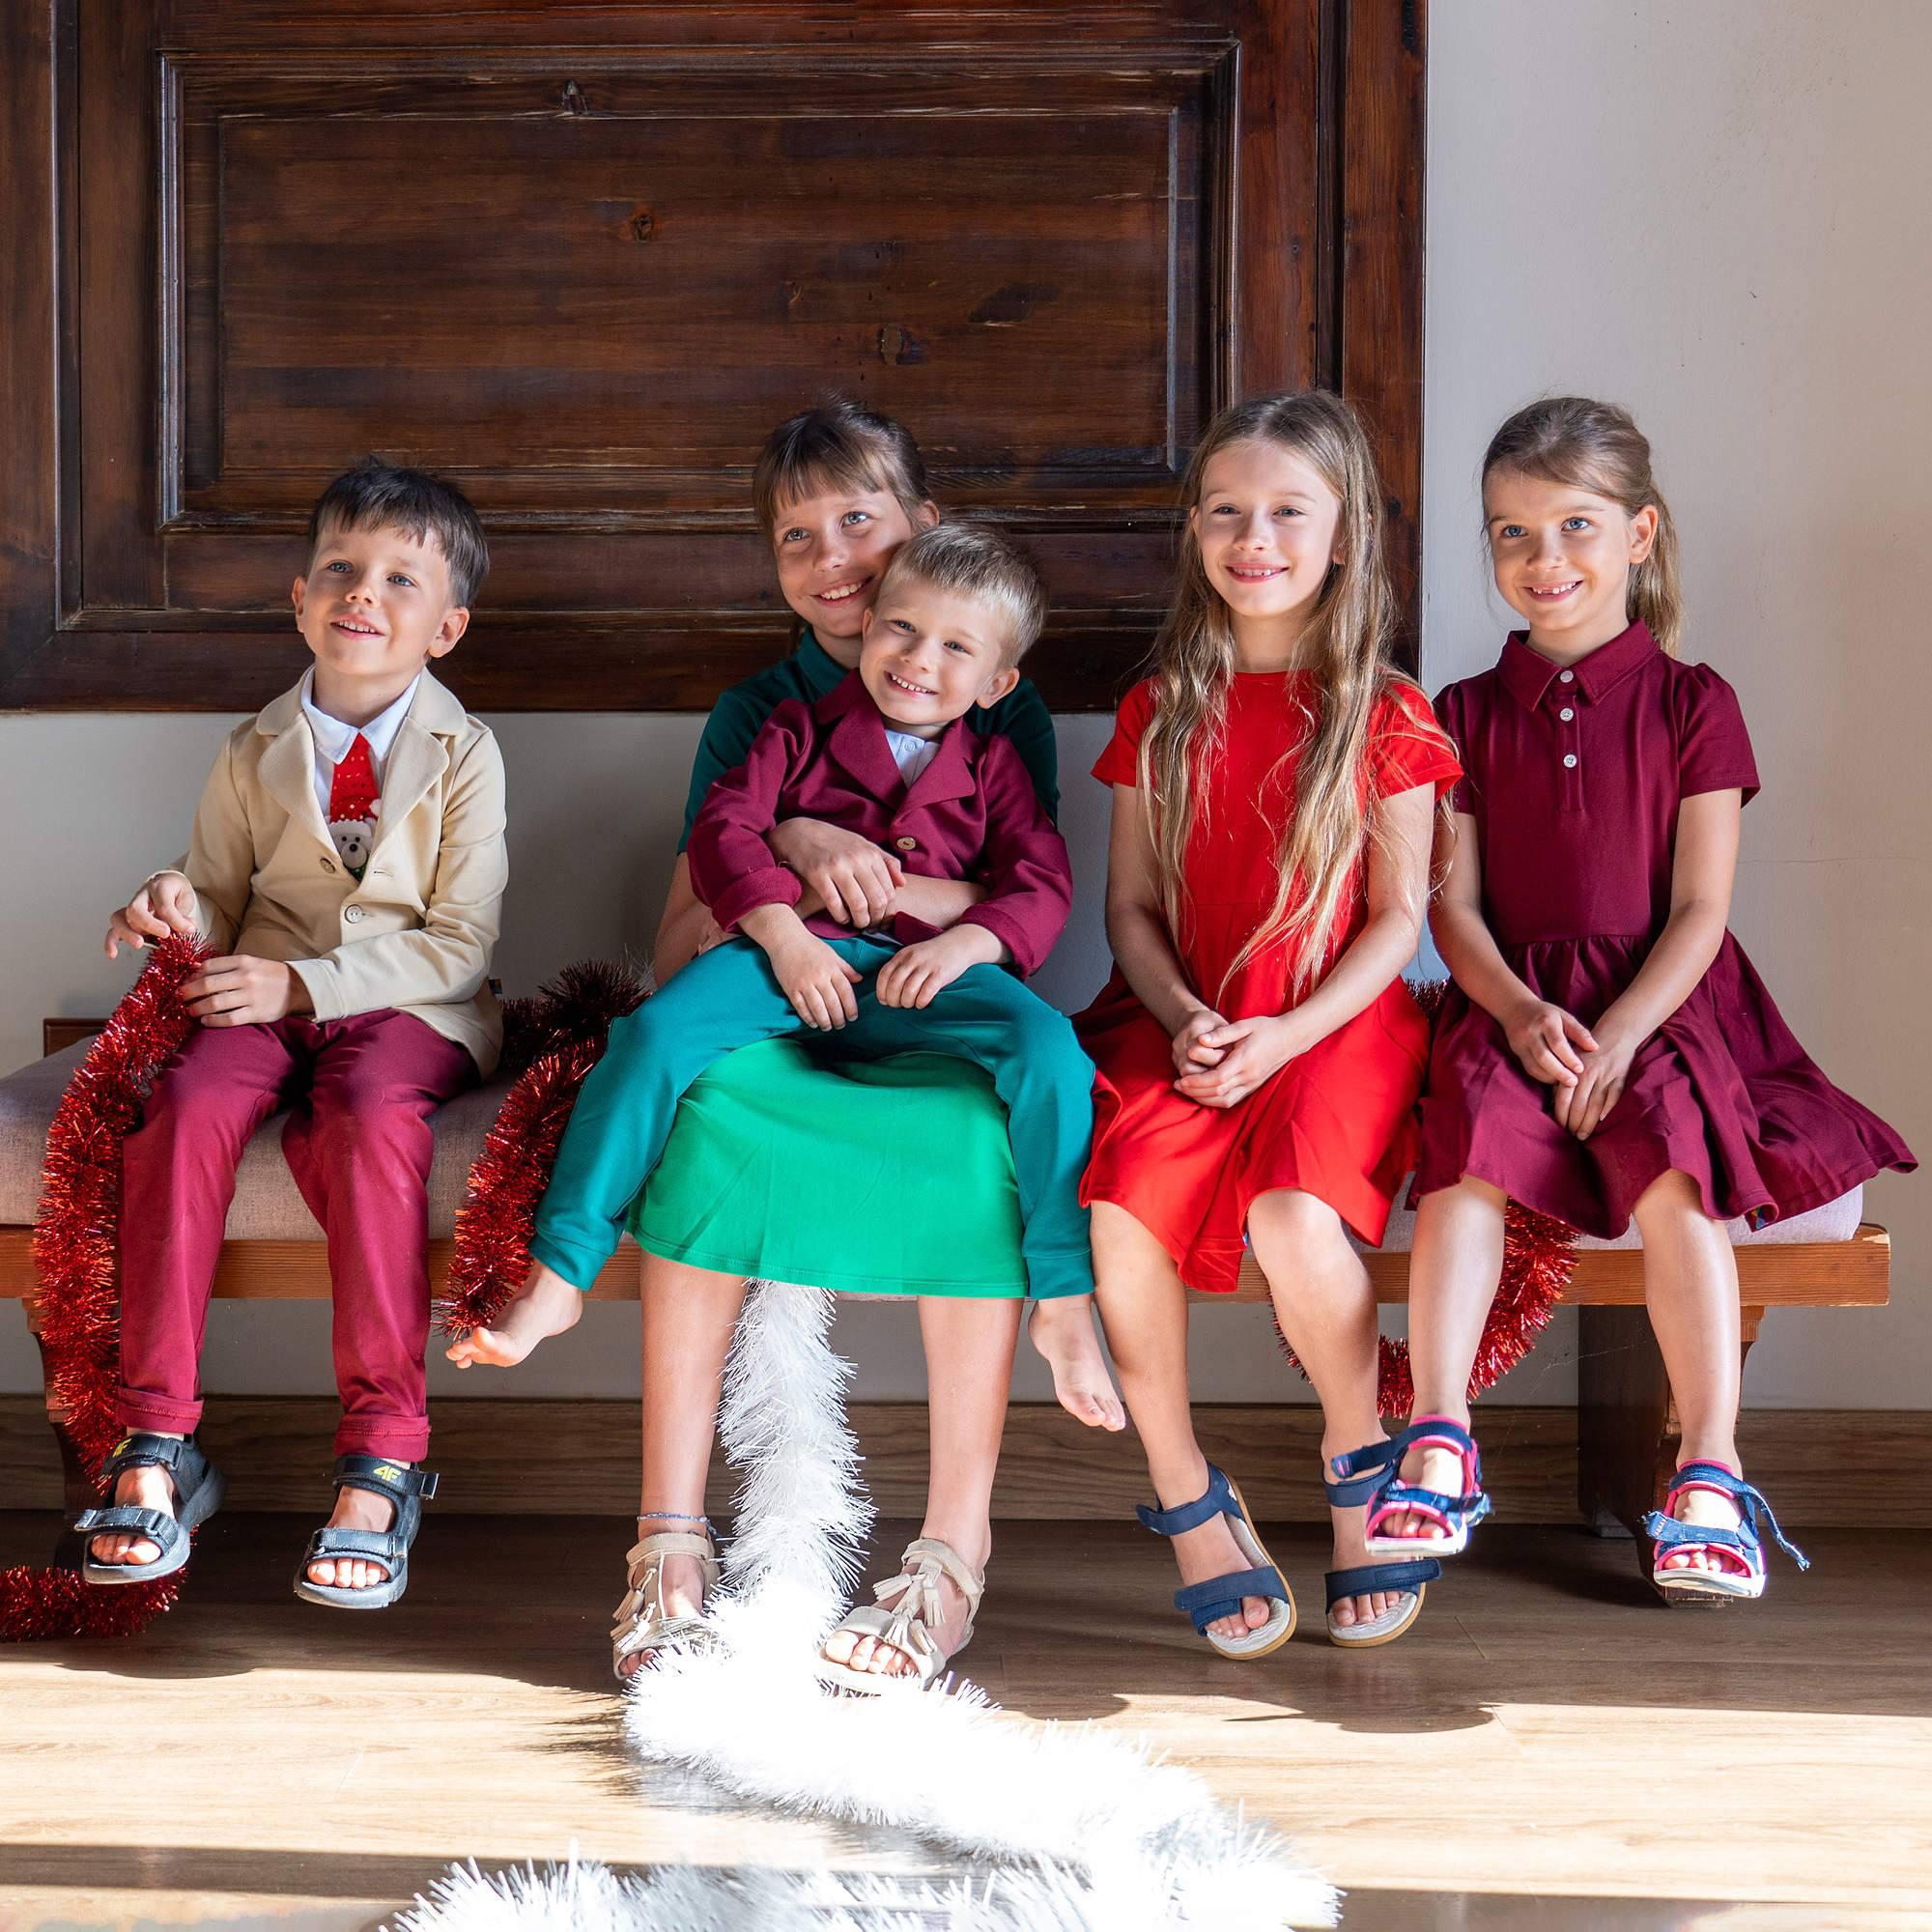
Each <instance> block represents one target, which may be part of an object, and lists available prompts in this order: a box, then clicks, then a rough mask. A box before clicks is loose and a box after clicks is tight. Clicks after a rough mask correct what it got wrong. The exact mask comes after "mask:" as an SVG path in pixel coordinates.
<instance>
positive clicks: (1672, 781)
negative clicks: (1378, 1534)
mask: <svg viewBox="0 0 1932 1932" xmlns="http://www.w3.org/2000/svg"><path fill="white" fill-rule="evenodd" d="M1437 715H1438V716H1439V717H1440V719H1441V721H1442V724H1443V725H1444V727H1445V728H1446V729H1447V730H1448V732H1449V734H1450V735H1451V737H1453V738H1454V739H1455V741H1456V743H1457V745H1458V746H1459V747H1460V749H1461V751H1462V754H1463V774H1464V776H1463V781H1462V782H1461V784H1460V785H1459V786H1458V788H1457V792H1456V800H1455V803H1456V810H1458V811H1463V812H1467V813H1468V814H1470V815H1471V816H1472V817H1473V818H1474V819H1475V821H1476V837H1477V841H1478V844H1477V851H1478V857H1479V858H1480V860H1481V864H1482V877H1483V916H1484V918H1485V919H1486V920H1487V921H1488V923H1489V926H1490V930H1491V932H1492V934H1493V935H1494V937H1495V941H1496V944H1497V946H1498V947H1499V948H1500V949H1501V951H1502V955H1503V957H1504V959H1506V960H1507V961H1508V962H1509V965H1510V968H1511V970H1512V971H1513V972H1515V973H1516V974H1517V975H1518V976H1519V977H1520V979H1521V980H1523V982H1524V983H1525V984H1526V985H1528V986H1530V987H1531V988H1533V989H1534V990H1535V991H1536V992H1537V993H1538V994H1539V995H1541V997H1543V998H1544V999H1546V1000H1549V1001H1552V1002H1553V1003H1554V1004H1555V1005H1557V1006H1559V1007H1562V1008H1564V1009H1566V1010H1568V1011H1570V1012H1572V1013H1575V1014H1576V1015H1577V1018H1578V1019H1580V1020H1581V1021H1582V1022H1583V1024H1584V1025H1585V1026H1594V1025H1595V1024H1596V1022H1597V1021H1598V1019H1600V1018H1601V1017H1602V1015H1603V1013H1604V1012H1605V1009H1607V1008H1608V1007H1609V1006H1610V1005H1611V1004H1612V1002H1614V1001H1615V1000H1616V999H1617V998H1618V996H1619V995H1620V994H1622V993H1623V992H1624V990H1625V989H1626V988H1627V987H1628V986H1629V985H1630V983H1631V981H1632V980H1634V978H1635V977H1636V974H1637V970H1638V968H1639V967H1641V966H1642V964H1643V962H1644V959H1645V957H1646V956H1647V955H1648V953H1649V952H1650V949H1651V947H1652V945H1654V944H1655V942H1656V940H1657V938H1658V935H1659V934H1660V933H1661V932H1662V930H1663V925H1664V922H1665V920H1666V919H1667V918H1668V916H1669V912H1670V878H1671V862H1672V848H1673V844H1674V841H1675V838H1676V831H1677V808H1678V803H1679V801H1680V800H1682V799H1685V798H1690V797H1692V796H1693V795H1695V794H1696V793H1698V792H1707V791H1727V790H1732V789H1737V790H1741V791H1742V792H1743V793H1744V796H1745V799H1746V801H1747V802H1748V801H1749V800H1750V798H1751V797H1752V796H1753V794H1755V792H1756V791H1757V788H1758V781H1757V766H1756V763H1755V761H1754V760H1753V758H1752V756H1751V747H1750V738H1749V736H1748V734H1747V732H1746V730H1745V721H1744V715H1743V713H1742V712H1741V711H1740V710H1739V708H1738V700H1737V695H1736V694H1735V693H1734V692H1733V691H1732V690H1731V688H1730V686H1729V685H1728V684H1726V683H1725V682H1724V680H1723V679H1722V678H1721V677H1719V675H1718V674H1717V672H1716V671H1714V670H1712V669H1711V668H1709V667H1708V666H1706V665H1687V664H1680V663H1679V662H1678V661H1677V660H1676V659H1674V658H1670V657H1666V656H1665V655H1664V653H1663V652H1662V650H1661V649H1659V647H1658V644H1657V641H1656V639H1653V638H1652V636H1651V635H1650V632H1649V631H1648V630H1647V629H1646V628H1645V627H1644V626H1643V625H1642V624H1633V625H1632V626H1631V627H1630V629H1629V630H1627V631H1625V632H1624V633H1623V634H1622V635H1621V636H1620V637H1617V638H1613V639H1611V640H1610V641H1609V642H1608V643H1606V644H1605V645H1604V646H1603V647H1602V648H1601V649H1599V650H1596V651H1593V652H1592V653H1591V654H1590V655H1589V656H1588V657H1586V658H1584V659H1583V660H1582V661H1581V662H1580V663H1578V664H1577V666H1576V667H1575V668H1573V669H1569V670H1564V669H1560V668H1558V667H1557V666H1555V665H1553V664H1551V663H1550V662H1549V660H1548V658H1545V657H1543V656H1541V655H1539V654H1538V653H1537V652H1536V651H1534V650H1532V649H1531V648H1530V646H1529V643H1528V641H1527V639H1526V638H1525V636H1524V635H1523V634H1521V633H1517V634H1514V635H1512V636H1511V638H1510V639H1509V641H1508V642H1507V643H1506V644H1505V645H1504V646H1503V654H1502V659H1501V662H1500V663H1498V664H1497V666H1496V667H1495V668H1494V669H1493V670H1488V671H1484V672H1483V673H1482V674H1481V675H1480V676H1478V677H1471V678H1464V679H1463V681H1462V682H1460V683H1458V684H1452V685H1451V686H1450V687H1449V688H1448V689H1447V690H1446V691H1445V692H1443V694H1442V696H1441V697H1440V698H1439V699H1437ZM1553 1094H1554V1090H1553V1089H1552V1088H1549V1087H1546V1086H1544V1085H1543V1084H1542V1083H1541V1082H1539V1081H1535V1080H1532V1079H1531V1078H1530V1077H1529V1075H1528V1074H1526V1073H1525V1072H1524V1071H1523V1070H1522V1067H1521V1065H1520V1063H1519V1062H1518V1060H1517V1057H1516V1055H1515V1054H1514V1053H1512V1052H1511V1051H1510V1046H1509V1041H1508V1040H1507V1038H1506V1037H1504V1034H1503V1030H1502V1028H1501V1027H1500V1026H1498V1025H1497V1024H1496V1022H1495V1021H1494V1020H1493V1019H1492V1018H1491V1017H1490V1015H1489V1014H1488V1013H1486V1012H1484V1011H1483V1010H1482V1009H1481V1008H1480V1007H1477V1006H1474V1005H1472V1004H1471V1003H1470V1001H1468V1000H1467V999H1466V998H1464V996H1463V993H1462V992H1461V991H1460V990H1459V989H1457V988H1454V987H1452V988H1451V989H1450V991H1449V994H1448V996H1447V998H1446V999H1445V1001H1444V1004H1443V1007H1442V1009H1441V1011H1440V1013H1439V1015H1438V1017H1437V1021H1436V1026H1435V1038H1434V1041H1433V1045H1432V1049H1431V1056H1430V1065H1429V1079H1428V1084H1427V1089H1426V1095H1425V1098H1424V1102H1423V1114H1422V1146H1421V1153H1420V1156H1419V1159H1418V1161H1417V1167H1416V1178H1415V1185H1414V1193H1415V1194H1416V1195H1417V1196H1420V1195H1423V1194H1427V1193H1429V1192H1431V1191H1432V1190H1434V1189H1435V1188H1438V1187H1449V1186H1453V1185H1454V1184H1455V1183H1456V1181H1457V1180H1459V1179H1462V1178H1463V1176H1465V1175H1473V1176H1475V1177H1476V1178H1477V1179H1482V1180H1487V1181H1490V1182H1491V1183H1492V1185H1494V1186H1496V1187H1500V1188H1501V1189H1503V1190H1504V1192H1506V1193H1507V1194H1509V1195H1510V1196H1511V1197H1512V1198H1513V1199H1514V1200H1517V1201H1520V1202H1521V1203H1522V1204H1523V1205H1524V1206H1526V1207H1529V1208H1537V1209H1539V1210H1541V1211H1542V1212H1543V1213H1546V1214H1553V1215H1555V1216H1556V1217H1557V1218H1558V1219H1560V1220H1563V1221H1567V1222H1569V1223H1570V1225H1571V1226H1572V1227H1574V1228H1577V1229H1580V1230H1581V1231H1582V1232H1583V1233H1584V1234H1587V1235H1595V1236H1602V1237H1604V1238H1606V1239H1607V1238H1611V1237H1614V1236H1618V1235H1620V1234H1622V1233H1623V1232H1624V1230H1625V1229H1626V1228H1627V1227H1628V1226H1629V1225H1630V1217H1631V1209H1632V1208H1634V1206H1635V1205H1636V1201H1637V1198H1638V1197H1639V1196H1640V1195H1641V1194H1642V1193H1643V1191H1644V1190H1645V1189H1646V1188H1647V1187H1649V1186H1650V1184H1651V1183H1652V1182H1653V1181H1655V1180H1656V1179H1658V1178H1659V1177H1660V1176H1661V1175H1662V1174H1664V1173H1666V1172H1668V1171H1669V1170H1670V1169H1673V1168H1676V1169H1681V1170H1682V1171H1683V1172H1684V1173H1686V1174H1688V1175H1689V1176H1690V1178H1691V1179H1693V1180H1694V1181H1695V1182H1696V1183H1697V1186H1698V1189H1699V1191H1700V1192H1701V1194H1702V1196H1703V1204H1704V1211H1705V1212H1706V1213H1707V1214H1709V1215H1711V1216H1712V1217H1713V1218H1716V1219H1726V1220H1728V1219H1731V1218H1734V1217H1736V1216H1739V1215H1746V1216H1749V1217H1750V1218H1751V1219H1752V1222H1753V1224H1754V1225H1761V1224H1762V1223H1763V1222H1765V1221H1770V1220H1775V1219H1776V1218H1778V1217H1779V1216H1781V1215H1787V1214H1801V1213H1803V1212H1804V1210H1805V1209H1807V1208H1816V1207H1819V1206H1821V1205H1822V1204H1824V1203H1825V1202H1827V1201H1835V1200H1836V1199H1837V1198H1838V1197H1839V1196H1840V1195H1842V1194H1846V1193H1849V1192H1850V1190H1851V1189H1852V1188H1854V1187H1856V1186H1858V1185H1860V1184H1861V1182H1863V1181H1865V1180H1868V1179H1871V1177H1872V1176H1873V1175H1875V1174H1877V1173H1878V1172H1879V1171H1880V1170H1881V1169H1883V1168H1890V1167H1895V1168H1901V1169H1907V1170H1909V1169H1911V1168H1912V1167H1914V1166H1916V1165H1917V1163H1916V1161H1915V1160H1914V1159H1913V1156H1912V1151H1911V1150H1910V1149H1909V1148H1907V1146H1906V1145H1905V1143H1904V1142H1903V1141H1902V1140H1900V1139H1899V1137H1898V1135H1897V1134H1895V1133H1894V1132H1893V1131H1892V1130H1891V1128H1890V1127H1889V1126H1888V1125H1887V1124H1886V1123H1885V1122H1883V1121H1881V1120H1880V1119H1879V1118H1878V1116H1877V1115H1875V1114H1873V1113H1872V1112H1870V1111H1869V1109H1867V1108H1865V1107H1861V1105H1860V1104H1859V1103H1858V1101H1856V1100H1854V1099H1853V1098H1852V1097H1851V1096H1850V1095H1849V1094H1844V1093H1841V1092H1840V1091H1839V1090H1838V1089H1837V1088H1836V1087H1834V1086H1833V1085H1832V1083H1831V1082H1830V1081H1829V1080H1828V1079H1826V1077H1825V1075H1824V1074H1823V1073H1822V1072H1821V1071H1820V1070H1819V1069H1818V1067H1817V1066H1816V1065H1814V1064H1813V1063H1812V1061H1811V1060H1810V1059H1809V1057H1808V1056H1807V1055H1806V1054H1805V1052H1804V1048H1803V1047H1802V1046H1800V1045H1799V1043H1798V1041H1797V1039H1796V1038H1795V1037H1793V1035H1792V1032H1791V1029H1790V1028H1789V1027H1787V1026H1786V1025H1785V1023H1784V1021H1783V1019H1782V1018H1781V1017H1779V1014H1778V1010H1777V1008H1776V1005H1775V1004H1774V1003H1773V1001H1772V997H1771V994H1770V993H1769V992H1768V991H1767V990H1766V989H1765V985H1764V982H1763V981H1762V980H1760V979H1759V978H1758V977H1757V974H1756V973H1755V972H1754V971H1753V970H1752V967H1751V963H1750V961H1749V960H1748V959H1747V958H1746V957H1745V952H1744V948H1743V947H1741V946H1740V945H1739V944H1738V942H1737V940H1736V939H1735V938H1733V937H1732V936H1731V934H1730V933H1728V932H1727V933H1725V935H1724V939H1723V944H1722V945H1721V946H1720V947H1719V952H1718V956H1717V958H1716V959H1714V960H1713V961H1712V963H1711V967H1710V970H1709V971H1708V972H1707V973H1706V974H1705V975H1704V977H1703V979H1702V980H1699V981H1698V983H1697V985H1696V986H1695V987H1694V988H1693V989H1692V991H1691V993H1690V997H1689V998H1688V999H1687V1000H1686V1001H1685V1002H1684V1004H1683V1005H1682V1006H1681V1007H1679V1008H1678V1009H1677V1010H1676V1012H1674V1013H1672V1014H1671V1016H1670V1017H1669V1018H1668V1019H1667V1020H1665V1021H1664V1023H1663V1024H1662V1027H1660V1028H1659V1029H1658V1031H1657V1033H1656V1034H1655V1035H1654V1036H1653V1037H1651V1038H1650V1039H1648V1040H1646V1041H1645V1042H1644V1044H1643V1045H1642V1046H1641V1047H1639V1048H1638V1049H1637V1053H1636V1057H1635V1059H1634V1061H1633V1062H1632V1065H1631V1072H1630V1078H1629V1081H1628V1083H1627V1085H1626V1087H1625V1089H1624V1092H1623V1094H1622V1095H1621V1096H1620V1097H1619V1099H1618V1100H1617V1103H1616V1105H1615V1106H1614V1107H1612V1108H1611V1110H1610V1112H1609V1114H1608V1116H1607V1117H1606V1119H1605V1121H1604V1122H1603V1123H1602V1124H1601V1125H1600V1126H1599V1127H1598V1128H1597V1130H1596V1132H1595V1133H1594V1134H1592V1135H1591V1137H1590V1138H1589V1140H1587V1141H1579V1140H1577V1138H1576V1136H1575V1135H1574V1134H1571V1133H1569V1132H1567V1131H1566V1130H1565V1129H1564V1128H1562V1127H1560V1126H1558V1125H1557V1123H1556V1118H1555V1114H1554V1111H1553Z"/></svg>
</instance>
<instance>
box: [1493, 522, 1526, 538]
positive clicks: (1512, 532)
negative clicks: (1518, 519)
mask: <svg viewBox="0 0 1932 1932" xmlns="http://www.w3.org/2000/svg"><path fill="white" fill-rule="evenodd" d="M1496 534H1497V536H1499V537H1520V536H1521V535H1522V534H1523V528H1522V526H1521V525H1520V524H1505V525H1504V526H1502V528H1501V529H1499V530H1498V531H1497V532H1496Z"/></svg>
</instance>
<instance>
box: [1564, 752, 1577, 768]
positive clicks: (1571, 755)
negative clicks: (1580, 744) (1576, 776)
mask: <svg viewBox="0 0 1932 1932" xmlns="http://www.w3.org/2000/svg"><path fill="white" fill-rule="evenodd" d="M1563 769H1564V770H1565V771H1566V772H1574V771H1575V770H1576V769H1577V753H1575V752H1565V753H1563Z"/></svg>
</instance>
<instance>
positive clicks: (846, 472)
mask: <svg viewBox="0 0 1932 1932" xmlns="http://www.w3.org/2000/svg"><path fill="white" fill-rule="evenodd" d="M828 489H829V490H849V491H852V492H854V493H857V492H859V491H872V490H880V491H884V492H885V493H886V494H887V495H888V496H891V497H895V498H896V499H897V501H898V505H899V507H900V508H901V509H902V510H903V511H904V512H905V513H906V521H907V522H908V523H910V524H911V525H912V526H913V527H914V528H915V529H917V528H918V526H919V513H920V511H921V509H922V508H923V507H924V505H925V504H926V502H927V501H928V500H929V499H930V497H931V496H932V492H931V491H930V490H928V489H927V488H926V485H925V463H924V461H923V458H922V457H921V456H920V453H919V444H918V443H916V442H915V441H914V440H912V437H911V434H910V433H909V432H908V431H907V430H906V429H905V428H904V427H903V426H902V425H901V424H899V423H895V421H894V420H893V419H892V417H891V416H882V415H879V414H876V413H875V412H873V411H871V410H865V409H861V408H860V407H859V405H858V404H857V403H854V402H850V401H848V400H847V399H846V398H845V397H843V396H838V395H830V396H827V397H825V398H824V399H823V400H822V401H821V402H819V403H818V404H817V405H816V406H815V407H814V408H812V409H809V410H801V411H800V412H798V414H797V415H795V416H787V417H786V418H785V419H784V421H783V422H781V423H780V424H779V426H778V428H777V429H775V430H773V432H772V433H771V435H770V436H768V437H767V438H766V439H765V446H764V448H763V449H761V450H760V451H759V452H758V461H757V464H756V466H755V467H754V468H753V470H752V507H753V510H754V511H755V512H756V514H757V519H758V527H759V528H760V529H762V530H763V531H764V533H765V536H766V538H767V539H768V540H769V539H770V538H773V537H775V536H777V534H778V524H779V517H780V514H781V511H782V510H783V509H784V507H785V505H786V504H788V503H795V502H797V501H798V500H799V499H800V498H801V497H810V496H812V495H815V494H816V493H817V492H819V491H821V490H828Z"/></svg>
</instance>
